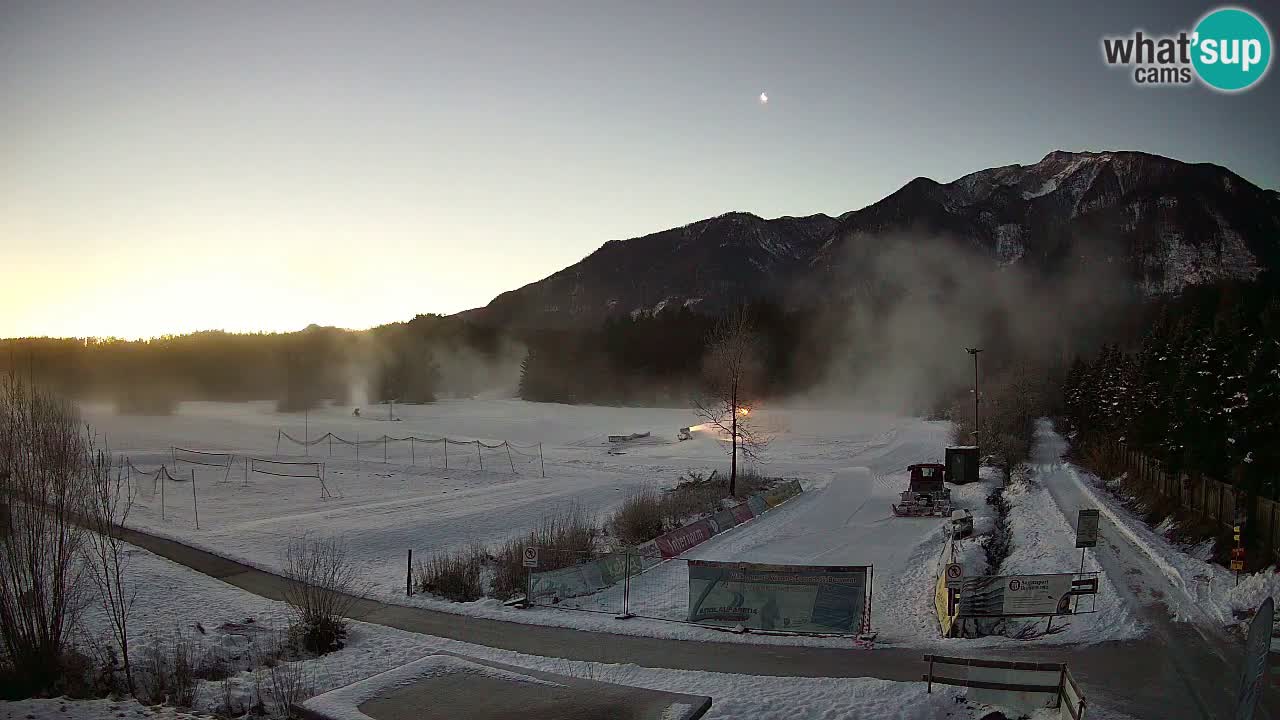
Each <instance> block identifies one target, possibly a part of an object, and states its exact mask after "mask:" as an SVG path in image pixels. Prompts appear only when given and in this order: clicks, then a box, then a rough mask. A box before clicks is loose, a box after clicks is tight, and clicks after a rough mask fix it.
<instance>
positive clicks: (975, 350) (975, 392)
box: [964, 348, 982, 445]
mask: <svg viewBox="0 0 1280 720" xmlns="http://www.w3.org/2000/svg"><path fill="white" fill-rule="evenodd" d="M964 351H965V352H967V353H969V354H970V355H972V356H973V444H974V445H978V444H979V442H978V428H979V427H981V425H980V424H979V422H978V353H980V352H982V348H965V349H964Z"/></svg>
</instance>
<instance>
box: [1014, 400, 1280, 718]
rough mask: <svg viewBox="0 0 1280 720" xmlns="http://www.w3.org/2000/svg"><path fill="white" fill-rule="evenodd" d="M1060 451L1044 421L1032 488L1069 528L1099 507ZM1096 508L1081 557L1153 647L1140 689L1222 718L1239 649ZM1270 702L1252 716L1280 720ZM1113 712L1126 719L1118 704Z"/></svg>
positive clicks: (1091, 671)
mask: <svg viewBox="0 0 1280 720" xmlns="http://www.w3.org/2000/svg"><path fill="white" fill-rule="evenodd" d="M1065 451H1066V442H1065V441H1064V440H1063V439H1062V437H1061V436H1059V435H1058V434H1057V433H1056V432H1054V431H1053V428H1052V425H1051V424H1050V423H1049V421H1047V420H1041V421H1040V422H1039V424H1038V425H1037V428H1036V445H1035V449H1034V450H1033V455H1032V463H1033V468H1034V470H1035V475H1034V477H1033V480H1032V481H1033V482H1038V483H1041V484H1043V485H1044V487H1046V488H1047V489H1048V490H1049V493H1050V494H1051V495H1052V496H1053V499H1054V502H1055V503H1056V504H1057V506H1058V508H1059V509H1060V510H1061V511H1062V513H1063V515H1064V516H1065V517H1066V519H1067V521H1068V522H1070V523H1072V524H1073V525H1074V523H1075V521H1076V515H1077V513H1078V511H1079V510H1080V509H1082V508H1097V507H1099V503H1098V502H1097V498H1096V496H1095V495H1094V494H1093V493H1091V492H1090V491H1089V490H1088V489H1087V488H1086V487H1085V486H1084V484H1083V483H1084V480H1083V479H1082V478H1081V477H1080V475H1079V474H1078V473H1077V471H1076V470H1075V468H1073V467H1071V466H1070V465H1068V464H1066V463H1065V462H1064V461H1063V459H1062V456H1063V453H1064V452H1065ZM1104 506H1105V503H1104ZM1104 509H1105V512H1104V514H1103V516H1102V522H1101V523H1099V536H1098V537H1099V543H1098V546H1097V547H1096V548H1093V549H1092V550H1090V551H1089V555H1090V557H1091V558H1092V559H1095V560H1096V561H1097V562H1098V564H1100V565H1101V566H1102V568H1103V569H1104V570H1105V571H1106V572H1107V574H1108V575H1109V576H1110V578H1111V579H1112V580H1113V581H1114V585H1115V586H1116V589H1117V591H1118V592H1119V593H1120V594H1121V595H1122V596H1123V598H1124V600H1125V601H1126V603H1127V604H1128V605H1129V607H1130V608H1131V609H1132V610H1133V611H1134V612H1135V613H1137V614H1138V615H1139V616H1140V617H1141V618H1142V619H1143V620H1144V621H1145V622H1146V623H1147V624H1148V626H1149V627H1150V629H1151V631H1150V637H1151V638H1152V639H1153V640H1155V641H1156V642H1157V643H1158V645H1159V646H1160V651H1159V652H1155V653H1152V654H1151V655H1150V656H1147V657H1145V658H1143V659H1142V661H1141V663H1140V665H1139V666H1138V667H1136V668H1133V670H1134V671H1135V672H1137V673H1138V674H1140V675H1146V676H1147V678H1148V679H1147V680H1146V682H1149V683H1157V682H1163V683H1164V685H1165V687H1164V690H1165V692H1166V696H1167V697H1168V702H1169V703H1170V704H1171V705H1172V704H1177V705H1182V706H1185V707H1187V708H1192V709H1194V711H1195V712H1196V713H1199V715H1198V716H1199V717H1205V718H1218V717H1228V716H1229V715H1230V711H1231V708H1232V707H1234V702H1235V695H1234V694H1235V690H1236V684H1237V682H1238V673H1239V671H1240V662H1241V659H1242V657H1243V642H1242V641H1240V640H1235V639H1231V638H1228V637H1227V636H1226V635H1225V633H1223V631H1222V623H1221V622H1220V621H1219V619H1218V618H1217V617H1216V616H1215V615H1214V614H1212V613H1208V612H1205V611H1204V610H1203V609H1201V608H1200V607H1199V605H1198V602H1197V598H1196V597H1194V596H1192V595H1191V594H1190V593H1189V591H1188V589H1187V588H1186V587H1185V584H1184V583H1181V582H1178V583H1175V582H1173V581H1172V579H1171V577H1170V575H1169V572H1168V568H1167V566H1168V565H1169V563H1168V561H1160V562H1157V560H1154V559H1153V558H1152V555H1151V550H1150V549H1149V548H1147V547H1145V546H1141V545H1137V544H1135V543H1134V542H1133V540H1132V537H1133V533H1132V532H1131V531H1129V530H1128V529H1127V528H1124V527H1117V526H1116V525H1115V523H1114V522H1113V521H1111V520H1110V519H1108V518H1109V517H1112V516H1113V513H1114V512H1116V511H1114V510H1113V509H1111V508H1109V507H1107V508H1104ZM1123 520H1125V521H1128V520H1131V519H1129V518H1124V519H1123ZM1014 542H1017V540H1016V539H1015V540H1014ZM1175 618H1179V619H1181V620H1182V621H1178V620H1176V619H1175ZM1097 670H1101V668H1097ZM1072 672H1073V673H1076V675H1077V677H1078V678H1079V679H1081V680H1082V681H1084V682H1085V683H1087V684H1093V683H1097V684H1106V679H1105V675H1104V674H1103V673H1101V672H1098V673H1095V668H1092V667H1090V666H1087V665H1086V666H1082V667H1080V668H1079V669H1078V670H1077V667H1076V666H1075V665H1073V666H1072ZM1159 678H1163V680H1162V681H1161V680H1159ZM1276 701H1277V698H1276V697H1275V694H1274V693H1268V694H1267V695H1266V696H1265V697H1264V701H1263V702H1262V703H1260V704H1259V707H1258V713H1257V715H1256V717H1257V718H1258V719H1259V720H1262V719H1263V718H1280V704H1277V702H1276ZM1116 702H1117V703H1123V702H1124V695H1123V694H1120V695H1117V696H1116ZM1115 707H1118V708H1121V709H1124V710H1125V711H1127V712H1132V709H1131V708H1125V707H1124V706H1123V705H1121V704H1117V705H1115ZM1193 716H1194V715H1193Z"/></svg>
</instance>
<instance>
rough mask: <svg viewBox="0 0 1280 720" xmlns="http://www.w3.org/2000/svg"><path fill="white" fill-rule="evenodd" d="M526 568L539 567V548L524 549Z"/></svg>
mask: <svg viewBox="0 0 1280 720" xmlns="http://www.w3.org/2000/svg"><path fill="white" fill-rule="evenodd" d="M524 566H525V567H531V568H536V567H538V548H536V547H527V548H525V549H524Z"/></svg>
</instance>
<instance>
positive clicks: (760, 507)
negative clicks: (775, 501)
mask: <svg viewBox="0 0 1280 720" xmlns="http://www.w3.org/2000/svg"><path fill="white" fill-rule="evenodd" d="M747 504H748V505H750V506H751V512H753V513H755V515H756V516H757V517H759V516H761V515H763V514H764V511H765V510H768V509H769V503H767V502H765V501H764V495H761V494H760V493H756V494H755V495H752V496H751V497H749V498H747Z"/></svg>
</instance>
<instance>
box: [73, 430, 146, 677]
mask: <svg viewBox="0 0 1280 720" xmlns="http://www.w3.org/2000/svg"><path fill="white" fill-rule="evenodd" d="M111 464H112V463H111V455H110V454H109V453H107V452H104V451H101V450H99V451H96V452H94V453H93V454H92V456H91V457H90V458H89V460H88V465H87V476H88V478H89V483H90V491H89V495H88V502H87V507H86V509H85V524H86V526H88V528H89V530H90V531H91V532H90V533H89V534H88V536H87V540H86V542H85V559H86V562H85V566H86V567H87V568H88V570H89V577H90V578H92V579H93V583H94V585H95V586H96V587H97V589H98V597H99V602H100V604H101V606H102V609H103V612H105V613H106V616H107V619H108V620H109V621H110V623H111V634H112V636H113V639H114V640H115V642H116V646H117V647H118V648H119V650H120V659H121V662H122V663H123V665H124V676H125V681H126V682H127V683H128V686H129V692H130V693H131V694H132V693H133V692H134V691H135V686H134V682H133V664H132V662H131V661H130V659H129V612H130V610H131V609H132V608H133V601H134V598H135V596H136V594H137V593H136V591H135V590H133V589H131V588H126V587H125V570H126V567H127V565H128V546H127V544H126V543H125V541H124V532H123V530H124V523H125V521H126V520H127V519H128V517H129V511H130V510H131V509H132V508H133V493H132V492H131V490H130V487H129V483H128V481H127V480H126V479H125V477H124V471H123V467H121V468H117V469H115V470H114V471H113V470H112V467H111Z"/></svg>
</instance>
